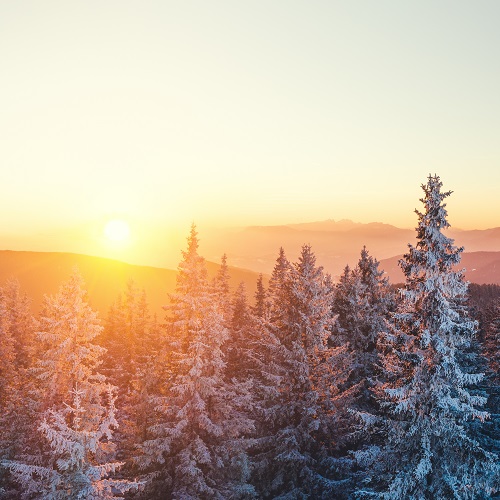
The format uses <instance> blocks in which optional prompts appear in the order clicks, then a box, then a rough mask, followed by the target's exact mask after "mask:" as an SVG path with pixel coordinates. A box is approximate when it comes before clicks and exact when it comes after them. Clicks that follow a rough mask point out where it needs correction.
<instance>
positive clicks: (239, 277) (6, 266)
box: [0, 250, 258, 321]
mask: <svg viewBox="0 0 500 500" xmlns="http://www.w3.org/2000/svg"><path fill="white" fill-rule="evenodd" d="M75 266H76V267H78V269H79V271H80V273H81V274H82V276H83V278H84V279H85V282H86V285H87V290H88V292H89V298H90V301H91V304H92V307H94V308H95V309H97V310H98V311H99V313H100V316H101V318H105V317H106V315H107V312H108V309H109V306H110V305H111V304H112V302H113V301H114V300H115V299H116V298H117V297H118V295H119V294H120V293H122V292H123V291H124V290H125V287H126V284H127V281H128V280H129V279H133V280H134V281H135V283H136V284H137V286H138V287H139V288H140V289H144V290H145V291H146V294H147V298H148V302H149V305H150V309H151V312H152V313H153V314H154V313H156V314H157V315H158V320H159V321H162V320H163V318H164V316H165V311H164V310H163V306H164V305H165V304H167V303H168V301H169V299H168V294H169V293H172V292H173V291H174V289H175V279H176V274H177V272H176V271H174V270H172V269H163V268H158V267H148V266H134V265H131V264H126V263H124V262H120V261H117V260H112V259H104V258H101V257H91V256H88V255H80V254H73V253H61V252H20V251H11V250H2V251H0V286H2V285H3V284H4V283H5V282H6V281H7V280H8V279H10V278H17V279H18V280H19V283H20V285H21V288H22V290H23V291H24V292H26V293H27V294H28V296H29V297H30V298H31V299H32V301H33V303H32V305H33V312H38V310H39V308H40V305H41V303H42V300H43V296H44V294H49V295H50V294H55V293H56V292H57V291H58V289H59V286H60V285H61V284H62V283H63V282H64V281H66V280H67V279H68V278H69V276H70V275H71V272H72V270H73V268H74V267H75ZM219 267H220V266H219V265H218V264H215V263H213V262H207V268H208V272H209V275H210V276H212V277H213V276H215V274H216V273H217V271H218V269H219ZM230 273H231V286H232V287H233V288H236V286H238V284H239V283H240V282H241V281H243V282H244V283H245V284H246V285H247V292H248V295H249V297H251V296H253V294H254V293H255V289H256V283H257V279H258V274H257V273H255V272H252V271H247V270H244V269H237V268H233V267H231V268H230Z"/></svg>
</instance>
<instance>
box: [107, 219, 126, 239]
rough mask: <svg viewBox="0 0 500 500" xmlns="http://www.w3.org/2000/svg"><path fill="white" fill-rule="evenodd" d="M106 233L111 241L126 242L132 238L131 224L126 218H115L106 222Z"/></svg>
mask: <svg viewBox="0 0 500 500" xmlns="http://www.w3.org/2000/svg"><path fill="white" fill-rule="evenodd" d="M104 234H105V236H106V238H107V239H108V240H109V241H113V242H118V243H124V242H127V241H128V240H129V239H130V226H129V225H128V224H127V223H126V222H125V221H124V220H121V219H113V220H110V221H109V222H108V223H107V224H106V227H105V228H104Z"/></svg>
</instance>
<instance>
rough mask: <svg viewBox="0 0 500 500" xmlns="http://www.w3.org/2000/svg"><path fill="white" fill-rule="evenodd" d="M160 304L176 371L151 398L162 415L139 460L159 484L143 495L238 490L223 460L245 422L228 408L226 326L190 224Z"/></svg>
mask: <svg viewBox="0 0 500 500" xmlns="http://www.w3.org/2000/svg"><path fill="white" fill-rule="evenodd" d="M168 309H169V311H170V316H169V317H167V320H168V321H169V322H170V324H171V326H172V328H171V332H172V338H173V339H174V343H173V345H172V349H175V350H176V353H175V357H176V359H175V362H174V366H175V369H176V373H175V380H174V384H173V386H172V387H171V388H169V389H168V392H167V397H166V398H163V397H159V398H157V411H158V412H159V413H160V414H161V415H162V418H161V420H160V421H159V422H158V424H156V425H155V427H154V429H152V431H153V434H154V437H153V439H151V440H149V441H146V442H145V443H144V445H143V448H144V451H145V456H144V459H143V465H145V466H148V465H150V464H154V463H157V464H160V467H161V473H160V476H159V477H160V479H161V483H160V484H158V482H157V484H156V486H158V487H159V488H158V490H159V491H158V490H157V491H156V492H155V493H153V492H152V493H151V495H153V494H156V495H167V496H169V497H172V498H225V497H227V496H229V495H230V494H231V493H230V492H231V491H232V490H233V488H235V489H236V490H237V489H238V488H239V489H241V488H242V489H243V490H244V489H245V485H241V484H233V483H232V482H231V478H227V477H226V476H225V473H224V472H225V471H224V465H225V464H227V463H228V461H230V459H231V456H232V455H233V453H234V450H233V449H232V442H233V441H234V440H237V439H238V437H239V435H240V434H241V433H242V432H245V431H248V430H250V427H251V426H250V423H249V422H248V421H247V420H246V419H245V418H244V417H243V416H241V415H238V414H237V412H235V406H236V405H235V404H234V401H233V399H234V396H235V395H234V393H233V392H232V391H231V390H230V388H228V386H227V384H226V383H225V380H224V370H225V360H224V357H223V351H222V347H223V344H224V342H226V340H227V338H228V331H227V329H226V328H225V326H224V322H223V314H222V312H221V311H220V307H219V304H218V300H217V297H216V296H215V294H214V293H213V287H211V286H210V284H209V282H208V278H207V270H206V267H205V262H204V259H203V258H202V257H201V256H199V255H198V237H197V233H196V229H195V227H194V226H193V227H192V228H191V233H190V236H189V238H188V249H187V251H184V252H183V260H182V261H181V263H180V264H179V268H178V275H177V285H176V292H175V293H174V294H173V295H172V296H171V304H170V306H169V307H168ZM162 464H165V465H162ZM162 498H163V496H162Z"/></svg>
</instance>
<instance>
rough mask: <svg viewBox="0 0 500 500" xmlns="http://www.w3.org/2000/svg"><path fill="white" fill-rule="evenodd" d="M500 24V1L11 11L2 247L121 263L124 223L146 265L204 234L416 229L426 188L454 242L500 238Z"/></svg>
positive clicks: (1, 163) (2, 59)
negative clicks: (482, 233) (158, 251)
mask: <svg viewBox="0 0 500 500" xmlns="http://www.w3.org/2000/svg"><path fill="white" fill-rule="evenodd" d="M499 17H500V4H499V3H498V2H496V1H493V0H490V1H488V0H485V1H483V2H481V3H479V4H478V3H474V4H473V3H472V2H467V1H456V0H454V1H451V0H447V1H442V2H439V3H436V2H433V1H430V0H426V1H421V2H412V3H410V2H398V1H396V0H393V1H386V2H371V1H368V0H365V1H361V2H314V3H308V2H300V1H284V0H283V1H276V2H263V1H256V2H246V3H244V2H227V1H217V0H216V1H213V2H202V1H187V2H169V1H161V2H160V1H145V2H140V3H138V2H132V1H118V0H110V1H107V2H104V3H103V2H97V1H88V2H60V1H55V0H49V1H47V2H43V3H41V2H36V1H26V2H3V3H2V4H1V5H0V47H1V49H2V50H1V51H0V81H1V82H2V92H1V94H0V109H1V110H2V112H1V113H0V168H1V173H2V176H1V183H0V208H1V210H2V213H3V214H4V215H3V217H2V218H1V220H0V236H2V238H3V242H4V243H3V245H2V244H1V243H0V247H2V248H9V247H14V246H16V245H17V247H23V245H24V247H26V248H28V247H30V248H32V247H34V246H38V247H40V246H41V247H43V248H44V249H45V248H46V249H53V250H60V249H61V250H65V249H67V248H68V247H75V246H78V245H77V242H78V241H80V242H81V243H80V246H79V247H78V248H82V251H84V250H85V249H90V250H89V251H91V249H92V248H93V249H94V250H93V253H98V252H104V251H106V252H108V253H109V252H111V250H110V249H107V250H106V249H105V246H106V243H105V242H103V241H101V240H100V238H101V237H102V228H103V226H104V224H105V223H106V221H107V220H109V219H110V218H112V217H121V218H124V219H126V220H127V221H129V223H130V225H131V228H132V237H133V240H134V238H135V240H134V241H136V244H137V245H138V244H139V241H140V240H141V238H142V243H141V245H140V246H141V247H144V246H145V245H144V242H145V241H153V240H160V239H161V238H166V239H170V240H172V241H175V242H177V241H180V244H181V246H182V245H183V241H184V239H183V238H184V235H185V233H186V232H187V231H188V228H189V225H190V224H191V222H192V221H196V222H197V224H198V225H199V226H200V228H206V230H208V229H209V228H210V227H213V226H228V225H230V226H233V225H246V224H283V223H291V222H305V221H313V220H323V219H328V218H332V219H336V220H339V219H343V218H350V219H353V220H355V221H359V222H371V221H383V222H387V223H390V224H394V225H397V226H400V227H414V225H415V215H414V214H413V209H414V208H416V207H418V206H419V202H418V198H419V197H420V196H421V191H420V187H419V186H420V184H421V183H422V182H425V179H426V176H427V174H429V173H438V174H439V175H441V178H442V180H443V182H444V185H445V188H448V189H452V190H454V194H453V196H452V197H451V198H450V201H449V211H450V221H451V223H452V224H453V225H454V226H456V227H462V228H488V227H496V226H500V217H499V214H500V196H499V195H498V193H499V192H500V168H499V167H500V165H499V164H500V141H499V140H498V138H499V137H500V94H499V92H498V88H500V60H499V58H498V53H497V52H498V51H497V49H498V47H499V46H500V30H498V26H497V20H498V19H499ZM89 235H92V236H89ZM179 235H182V237H180V236H179ZM122 250H123V249H122ZM122 250H120V249H118V248H115V249H113V251H114V252H115V253H116V255H117V256H119V254H120V251H122ZM85 251H87V250H85ZM123 251H124V250H123ZM141 251H142V252H146V253H147V252H150V251H153V250H151V249H147V250H144V249H143V250H141Z"/></svg>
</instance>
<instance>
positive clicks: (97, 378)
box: [4, 271, 139, 499]
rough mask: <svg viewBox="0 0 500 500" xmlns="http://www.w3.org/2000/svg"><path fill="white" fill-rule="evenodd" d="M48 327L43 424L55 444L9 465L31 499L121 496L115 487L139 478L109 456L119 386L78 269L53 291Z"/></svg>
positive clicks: (43, 335) (46, 311)
mask: <svg viewBox="0 0 500 500" xmlns="http://www.w3.org/2000/svg"><path fill="white" fill-rule="evenodd" d="M40 326H41V328H42V330H41V331H40V332H39V337H40V340H41V341H42V342H43V344H44V347H45V349H44V354H43V358H42V359H41V360H40V361H39V366H38V375H39V378H40V380H41V385H40V390H41V393H40V397H41V398H43V400H45V401H46V402H47V404H45V405H44V406H45V407H47V410H46V411H45V412H44V413H43V420H42V422H41V423H40V425H39V427H38V430H39V431H40V432H41V433H42V435H43V436H44V437H45V438H46V440H47V441H48V444H49V445H50V449H48V450H45V451H44V453H42V454H41V455H40V456H39V457H38V460H37V463H36V464H27V463H21V462H14V461H11V462H6V463H4V465H5V466H7V467H8V468H9V470H10V472H11V474H12V475H13V476H14V478H15V479H16V480H17V481H19V482H20V484H21V485H22V488H23V495H24V496H26V498H32V497H33V495H34V497H35V498H43V499H77V498H114V497H116V495H115V493H118V492H125V491H127V490H129V489H131V488H136V487H137V486H139V485H138V483H131V482H128V481H118V480H113V479H107V476H108V475H109V474H110V473H113V472H115V471H116V470H117V469H118V468H119V467H120V466H121V465H122V464H120V463H116V462H109V461H108V460H109V458H110V457H111V456H112V453H113V444H112V442H111V438H112V428H114V427H116V426H117V422H116V419H115V407H114V395H113V390H114V388H113V387H112V386H110V385H109V384H107V383H106V380H105V378H104V376H103V375H101V374H100V373H98V372H97V368H98V367H99V365H100V363H101V357H102V355H103V352H104V349H102V348H101V347H99V346H97V345H95V344H93V343H92V340H94V339H95V338H96V337H97V336H98V335H99V333H100V332H101V329H102V327H101V326H100V324H99V321H98V318H97V313H96V312H94V311H93V310H92V309H91V308H90V306H89V304H88V302H87V300H86V292H85V289H84V283H83V279H82V277H81V276H80V274H79V273H78V272H77V271H75V272H74V273H73V274H72V276H71V277H70V279H69V280H68V281H67V282H66V283H64V284H63V285H62V286H61V288H60V290H59V293H58V294H57V295H56V296H54V297H46V299H45V304H44V308H43V315H42V317H41V319H40ZM64 391H65V392H66V393H65V392H64ZM68 395H69V397H70V401H68ZM49 407H50V408H49ZM40 463H42V465H39V464H40Z"/></svg>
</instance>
